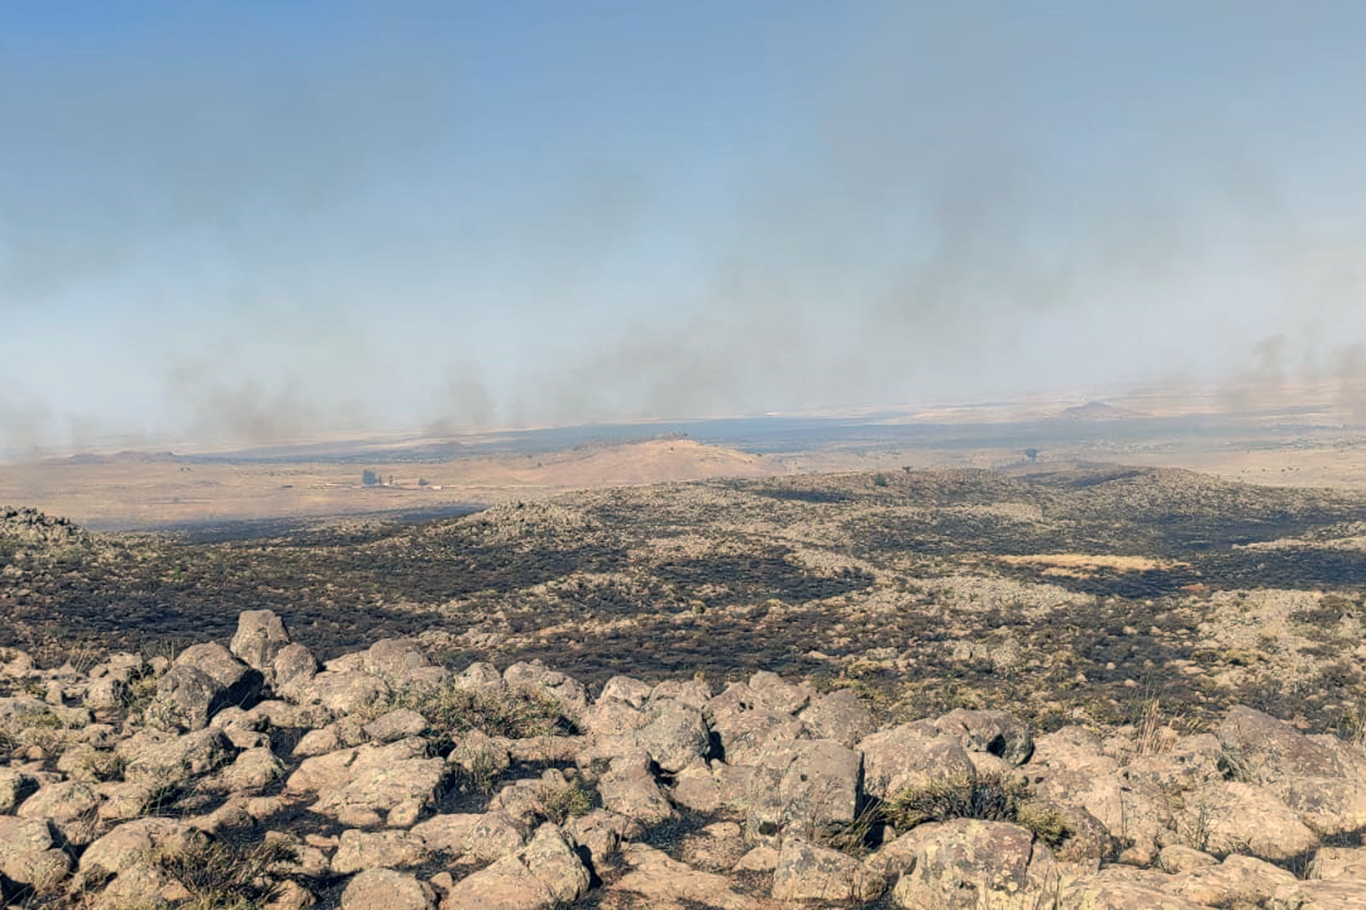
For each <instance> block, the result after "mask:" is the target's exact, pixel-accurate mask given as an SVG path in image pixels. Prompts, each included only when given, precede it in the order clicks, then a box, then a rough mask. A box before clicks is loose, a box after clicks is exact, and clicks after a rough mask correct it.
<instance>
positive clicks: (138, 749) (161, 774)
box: [115, 727, 238, 787]
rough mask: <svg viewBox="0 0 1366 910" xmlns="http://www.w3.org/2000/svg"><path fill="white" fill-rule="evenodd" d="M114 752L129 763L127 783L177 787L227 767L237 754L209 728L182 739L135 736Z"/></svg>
mask: <svg viewBox="0 0 1366 910" xmlns="http://www.w3.org/2000/svg"><path fill="white" fill-rule="evenodd" d="M115 751H116V752H118V754H120V755H122V756H123V757H124V758H125V759H126V760H127V762H128V764H127V767H126V768H125V769H124V772H123V775H124V778H125V779H126V780H128V781H140V782H144V783H149V784H152V785H153V786H156V787H168V786H170V787H174V786H179V785H181V784H184V783H185V782H186V781H189V780H191V779H193V778H195V777H199V776H201V775H204V774H208V773H209V772H211V771H215V770H217V769H218V768H220V767H222V766H223V765H226V764H227V763H228V762H230V761H232V760H233V758H235V757H236V756H237V751H238V750H237V748H236V747H235V746H234V745H233V744H232V741H231V740H229V739H228V737H227V734H226V733H224V732H223V731H222V730H220V729H218V728H217V727H207V728H204V729H201V730H196V731H195V732H193V733H186V734H185V735H183V736H166V735H162V736H157V735H156V734H151V733H148V734H145V735H141V736H135V737H133V738H132V739H129V740H125V741H124V742H123V743H120V744H119V746H118V748H117V749H116V750H115Z"/></svg>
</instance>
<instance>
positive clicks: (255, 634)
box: [228, 610, 290, 685]
mask: <svg viewBox="0 0 1366 910" xmlns="http://www.w3.org/2000/svg"><path fill="white" fill-rule="evenodd" d="M289 644H290V637H289V632H288V631H287V630H286V629H285V624H284V622H282V621H281V619H280V617H279V616H277V615H276V614H275V611H274V610H246V611H243V612H242V613H241V614H239V615H238V617H237V632H236V633H234V635H233V636H232V641H231V642H230V643H229V645H228V648H229V650H230V651H232V653H233V654H234V655H236V656H237V657H238V658H239V659H240V660H241V661H242V662H243V663H245V664H246V665H247V666H249V667H252V668H254V669H256V670H259V671H260V672H261V674H262V676H263V677H264V678H265V681H266V682H267V683H269V684H271V685H274V684H275V658H276V657H277V656H278V655H279V653H280V652H281V651H283V650H284V649H285V648H286V647H287V646H288V645H289Z"/></svg>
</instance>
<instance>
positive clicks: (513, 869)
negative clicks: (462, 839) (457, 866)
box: [442, 822, 590, 910]
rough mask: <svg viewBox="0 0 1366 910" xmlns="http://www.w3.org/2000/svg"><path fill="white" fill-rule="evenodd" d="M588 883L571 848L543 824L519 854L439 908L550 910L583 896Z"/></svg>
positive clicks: (458, 887) (471, 879) (464, 885)
mask: <svg viewBox="0 0 1366 910" xmlns="http://www.w3.org/2000/svg"><path fill="white" fill-rule="evenodd" d="M589 878H590V876H589V873H588V868H587V867H586V866H584V864H583V861H582V860H580V859H579V856H578V854H577V853H576V852H575V851H574V847H573V845H572V844H571V843H570V842H569V841H568V840H566V839H565V836H564V834H563V833H562V832H561V831H560V829H559V828H557V827H556V826H555V825H553V824H550V823H549V822H547V823H546V824H544V825H542V826H541V827H540V828H539V829H537V831H536V835H535V837H533V838H532V839H531V842H530V843H528V844H527V845H526V846H525V847H523V848H522V849H521V850H518V851H517V852H516V853H514V854H512V855H510V856H505V857H503V858H502V859H500V860H498V861H497V862H495V863H494V864H493V865H491V866H488V867H486V868H484V869H482V870H480V871H478V872H476V873H474V874H473V875H469V876H466V877H465V878H463V879H461V880H460V881H459V882H457V883H456V884H455V886H454V887H453V888H452V889H451V890H450V892H449V893H448V894H447V895H446V898H445V900H443V901H442V907H443V908H450V910H456V908H466V907H479V908H483V910H549V908H551V907H555V906H558V905H561V904H568V903H572V902H573V901H575V900H578V899H579V898H580V897H583V896H584V895H585V894H587V893H588V883H589Z"/></svg>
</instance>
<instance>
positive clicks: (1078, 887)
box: [1057, 878, 1208, 910]
mask: <svg viewBox="0 0 1366 910" xmlns="http://www.w3.org/2000/svg"><path fill="white" fill-rule="evenodd" d="M1057 907H1058V908H1060V910H1061V908H1066V910H1208V908H1207V907H1205V905H1204V904H1196V903H1192V902H1191V901H1188V900H1186V899H1185V898H1182V897H1177V896H1176V895H1174V894H1168V893H1167V892H1165V891H1163V890H1161V889H1160V888H1156V887H1153V886H1152V885H1146V884H1142V883H1139V882H1126V881H1121V880H1115V879H1094V878H1082V879H1079V880H1075V881H1071V882H1068V883H1066V884H1064V885H1063V886H1062V887H1061V888H1060V889H1059V890H1058V892H1057Z"/></svg>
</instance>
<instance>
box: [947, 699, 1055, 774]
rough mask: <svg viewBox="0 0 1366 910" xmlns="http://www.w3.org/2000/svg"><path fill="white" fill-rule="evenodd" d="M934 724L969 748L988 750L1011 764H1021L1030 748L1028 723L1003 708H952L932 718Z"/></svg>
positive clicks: (1032, 743)
mask: <svg viewBox="0 0 1366 910" xmlns="http://www.w3.org/2000/svg"><path fill="white" fill-rule="evenodd" d="M935 726H936V727H938V728H939V731H940V732H941V733H943V734H944V735H945V736H952V737H954V738H956V739H957V740H958V741H959V743H960V744H962V746H963V748H964V749H966V750H968V751H969V752H988V753H990V754H992V755H995V756H997V757H998V758H1001V759H1003V760H1005V761H1007V762H1010V764H1012V765H1022V764H1024V763H1025V762H1027V761H1028V760H1029V756H1030V755H1032V754H1033V752H1034V737H1033V736H1032V735H1031V734H1030V732H1029V726H1028V725H1027V724H1025V723H1024V722H1023V721H1021V720H1019V719H1018V718H1016V717H1014V716H1012V715H1010V714H1007V713H1006V712H1005V711H971V710H968V709H967V708H955V709H954V710H952V711H950V712H949V713H948V714H945V715H944V716H943V717H941V718H939V719H938V720H936V721H935Z"/></svg>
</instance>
